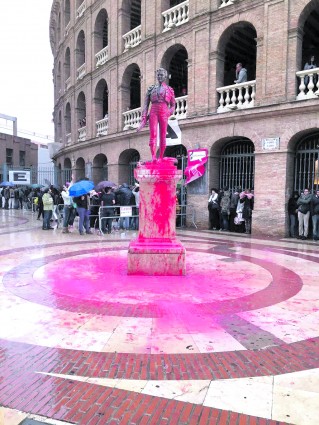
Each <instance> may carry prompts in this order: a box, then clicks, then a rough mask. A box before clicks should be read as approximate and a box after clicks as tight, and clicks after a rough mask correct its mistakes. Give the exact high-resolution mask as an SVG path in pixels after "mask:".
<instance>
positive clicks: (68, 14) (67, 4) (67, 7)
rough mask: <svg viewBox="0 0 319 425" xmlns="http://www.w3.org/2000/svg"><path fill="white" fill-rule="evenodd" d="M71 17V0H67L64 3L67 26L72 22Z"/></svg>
mask: <svg viewBox="0 0 319 425" xmlns="http://www.w3.org/2000/svg"><path fill="white" fill-rule="evenodd" d="M70 19H71V9H70V0H65V3H64V22H65V26H67V24H68V23H69V22H70Z"/></svg>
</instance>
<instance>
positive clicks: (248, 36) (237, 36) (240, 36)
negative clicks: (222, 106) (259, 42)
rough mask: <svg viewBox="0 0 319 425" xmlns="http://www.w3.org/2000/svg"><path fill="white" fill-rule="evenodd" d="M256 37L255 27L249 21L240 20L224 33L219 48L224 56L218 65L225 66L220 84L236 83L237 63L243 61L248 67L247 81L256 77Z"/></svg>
mask: <svg viewBox="0 0 319 425" xmlns="http://www.w3.org/2000/svg"><path fill="white" fill-rule="evenodd" d="M256 37H257V33H256V30H255V28H254V27H253V26H252V25H251V24H250V23H248V22H239V23H236V24H233V25H231V26H230V27H229V28H227V29H226V31H225V32H224V33H223V35H222V37H221V39H220V41H219V46H218V50H219V52H220V53H221V55H222V56H223V60H220V61H219V64H218V67H221V66H224V69H223V73H221V72H217V75H218V76H219V81H218V82H217V83H218V85H219V86H220V87H221V86H228V85H232V84H234V81H235V80H236V79H237V78H236V64H238V63H241V64H242V65H243V67H244V68H246V69H247V81H251V80H255V78H256V53H257V47H256V40H255V39H256Z"/></svg>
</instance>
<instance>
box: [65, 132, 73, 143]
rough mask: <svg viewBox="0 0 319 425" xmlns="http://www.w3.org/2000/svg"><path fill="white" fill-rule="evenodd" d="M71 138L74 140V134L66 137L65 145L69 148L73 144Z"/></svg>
mask: <svg viewBox="0 0 319 425" xmlns="http://www.w3.org/2000/svg"><path fill="white" fill-rule="evenodd" d="M71 138H72V134H71V133H68V134H66V136H65V144H66V145H67V146H68V145H70V144H71Z"/></svg>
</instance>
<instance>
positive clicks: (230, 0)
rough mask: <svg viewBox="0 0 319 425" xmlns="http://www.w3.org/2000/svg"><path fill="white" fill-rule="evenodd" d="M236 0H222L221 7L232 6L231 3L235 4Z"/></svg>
mask: <svg viewBox="0 0 319 425" xmlns="http://www.w3.org/2000/svg"><path fill="white" fill-rule="evenodd" d="M235 1H236V0H221V1H220V6H219V9H221V8H222V7H225V6H230V5H231V4H234V3H235Z"/></svg>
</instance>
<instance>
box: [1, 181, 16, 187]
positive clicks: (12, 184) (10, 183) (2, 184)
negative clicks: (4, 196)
mask: <svg viewBox="0 0 319 425" xmlns="http://www.w3.org/2000/svg"><path fill="white" fill-rule="evenodd" d="M0 186H10V187H12V186H15V183H12V182H2V183H0Z"/></svg>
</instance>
